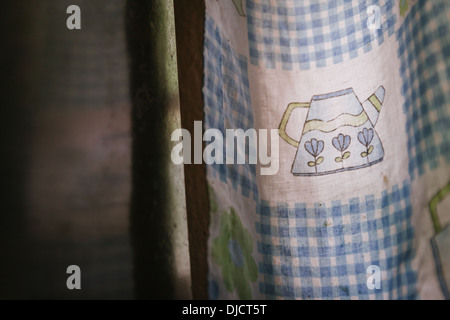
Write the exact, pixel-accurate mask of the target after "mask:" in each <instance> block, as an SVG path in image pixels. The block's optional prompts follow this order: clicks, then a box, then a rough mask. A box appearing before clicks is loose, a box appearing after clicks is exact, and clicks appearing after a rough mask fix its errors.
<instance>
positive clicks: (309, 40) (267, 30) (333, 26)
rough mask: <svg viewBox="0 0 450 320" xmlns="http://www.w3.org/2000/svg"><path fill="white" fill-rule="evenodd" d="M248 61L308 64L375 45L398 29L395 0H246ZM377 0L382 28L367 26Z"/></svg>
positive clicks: (274, 64)
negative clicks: (395, 27) (370, 9)
mask: <svg viewBox="0 0 450 320" xmlns="http://www.w3.org/2000/svg"><path fill="white" fill-rule="evenodd" d="M246 4H247V28H248V40H249V47H250V50H249V53H250V63H252V64H254V65H258V66H264V67H265V68H269V69H284V70H294V69H310V68H314V67H318V68H320V67H325V66H327V65H330V64H336V63H340V62H343V61H344V59H345V58H349V59H352V58H355V57H357V56H358V55H359V54H361V53H363V52H364V53H365V52H368V51H370V50H372V45H373V44H375V43H377V44H378V45H380V44H382V43H383V42H384V38H385V36H386V34H387V35H388V36H391V35H393V34H394V24H395V22H396V20H397V17H396V15H395V14H394V12H393V8H394V6H395V1H394V0H371V1H345V0H335V1H317V0H316V1H295V0H283V1H269V0H247V1H246ZM370 5H378V6H379V7H380V9H381V10H380V13H381V29H379V30H376V31H371V30H369V28H368V27H367V20H368V17H369V15H368V14H367V8H368V7H369V6H370Z"/></svg>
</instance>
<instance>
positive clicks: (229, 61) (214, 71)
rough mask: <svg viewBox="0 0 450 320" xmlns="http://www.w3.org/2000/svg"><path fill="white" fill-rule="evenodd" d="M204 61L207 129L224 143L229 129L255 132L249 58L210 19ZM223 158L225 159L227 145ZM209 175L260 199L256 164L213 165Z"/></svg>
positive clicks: (206, 27) (206, 26) (207, 25)
mask: <svg viewBox="0 0 450 320" xmlns="http://www.w3.org/2000/svg"><path fill="white" fill-rule="evenodd" d="M204 57H205V63H204V67H205V79H204V88H203V95H204V103H205V123H204V129H205V130H207V129H208V128H215V129H219V130H220V131H221V132H222V135H223V137H224V141H225V137H226V129H238V128H240V129H243V130H244V131H246V130H247V129H250V128H254V124H253V110H252V106H251V101H250V93H249V81H248V77H247V58H246V57H245V56H243V55H239V54H237V53H235V52H234V51H233V50H232V49H231V48H230V46H229V44H228V42H227V41H226V39H224V38H223V37H222V36H221V34H220V31H219V28H218V27H217V26H216V25H215V24H214V21H213V20H212V19H211V18H207V19H206V21H205V43H204ZM249 151H250V150H249V149H248V148H247V149H246V151H245V153H246V158H248V154H249ZM223 155H224V157H225V156H226V150H225V143H224V150H223ZM235 157H236V154H235ZM208 171H209V172H210V174H211V175H212V176H214V177H215V176H217V175H218V176H219V177H220V180H221V181H223V182H229V183H230V184H231V185H232V187H233V188H234V189H235V190H239V191H240V192H241V194H242V195H243V196H245V197H252V198H254V199H255V200H256V199H258V187H257V185H256V167H255V165H254V164H248V163H247V164H225V163H224V164H216V163H214V164H212V165H210V166H208Z"/></svg>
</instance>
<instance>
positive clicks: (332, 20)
mask: <svg viewBox="0 0 450 320" xmlns="http://www.w3.org/2000/svg"><path fill="white" fill-rule="evenodd" d="M229 3H231V1H230V2H229ZM229 3H228V2H221V1H215V0H209V1H207V4H209V5H210V7H211V8H213V7H214V8H213V9H211V10H208V6H207V12H206V20H205V43H204V50H205V51H204V65H205V69H204V76H205V78H204V88H203V94H204V103H205V109H204V110H205V129H208V128H218V129H219V130H220V131H221V132H222V133H223V135H224V136H225V130H226V129H228V128H230V129H238V128H242V129H244V130H247V129H249V128H254V126H255V125H259V126H260V128H262V129H269V128H274V126H273V123H275V125H277V124H278V123H280V121H281V116H282V114H283V111H284V110H285V108H286V106H287V103H286V104H284V105H283V103H280V105H276V104H275V105H274V104H273V101H278V98H280V97H281V98H280V99H279V100H280V101H281V100H282V99H284V98H285V97H284V96H283V95H284V94H286V93H287V94H290V97H289V98H286V99H284V100H286V101H289V103H290V102H299V101H307V100H297V99H299V98H298V96H297V95H296V94H297V93H296V92H294V93H293V91H294V90H292V88H291V87H289V88H287V89H286V90H285V88H284V87H283V86H282V85H279V84H278V83H276V81H277V80H279V81H280V82H282V81H286V82H285V83H288V82H289V81H291V82H292V81H295V79H296V78H297V77H298V78H301V77H302V75H306V78H307V79H312V78H313V77H314V76H315V73H314V72H315V71H316V70H319V69H320V70H326V69H327V68H329V69H332V68H335V69H337V67H340V66H343V65H345V64H348V66H349V68H346V69H345V68H341V69H342V70H348V72H349V73H354V74H356V75H359V76H361V74H360V73H363V74H364V76H365V75H366V72H369V71H367V70H366V69H364V70H355V69H354V68H353V66H354V65H355V64H356V61H359V62H360V61H361V60H364V59H366V60H368V59H367V56H369V55H371V56H372V58H373V56H374V51H375V50H376V53H377V54H379V55H383V54H384V52H387V53H386V56H384V57H382V58H381V59H380V60H381V61H383V62H386V63H387V64H388V65H387V66H384V65H383V66H381V67H379V66H377V67H373V66H372V65H371V63H370V62H371V61H367V67H368V68H367V69H369V68H372V67H373V68H374V69H376V68H381V70H380V73H381V75H380V76H379V78H380V82H376V86H371V87H370V88H366V89H367V91H369V89H370V90H372V87H374V88H376V87H377V86H380V85H383V86H386V99H385V102H384V106H383V108H386V109H388V110H389V111H388V110H386V109H382V111H381V113H380V119H379V120H378V122H377V127H376V130H377V132H378V131H379V132H378V134H380V136H382V138H383V144H384V146H385V147H386V148H385V159H384V160H382V162H380V164H378V165H375V166H373V167H371V168H368V169H361V170H366V171H365V173H366V175H365V178H367V179H371V180H373V181H374V184H373V185H374V186H373V187H372V186H371V184H365V186H366V187H367V188H369V189H370V191H368V190H365V188H355V189H354V190H352V191H351V192H350V191H349V192H347V195H346V196H342V197H340V198H339V197H331V196H330V197H329V198H328V199H327V200H326V201H323V202H318V201H316V200H315V197H316V196H317V195H321V196H322V198H323V197H325V198H326V196H324V194H326V193H327V190H319V189H320V188H322V187H323V188H334V187H337V186H339V185H340V184H339V183H338V182H339V179H340V178H342V177H345V178H346V179H353V176H352V175H351V174H348V175H347V176H345V174H342V173H339V174H336V177H335V180H334V182H335V183H334V184H333V183H331V182H332V181H331V179H330V180H324V179H328V178H329V176H325V177H307V178H304V177H303V178H302V177H292V176H287V175H286V174H285V173H284V175H279V176H281V177H282V178H279V179H278V180H277V179H276V178H275V179H271V178H270V177H266V178H264V179H259V177H258V175H257V173H256V166H255V165H249V164H245V165H225V164H223V165H218V164H213V165H209V166H208V169H207V170H208V171H207V178H208V182H209V183H210V186H211V190H212V193H211V194H213V195H218V197H220V196H222V199H220V201H216V202H215V205H214V208H215V210H216V211H215V212H212V213H211V224H210V230H209V231H210V238H209V241H210V242H209V244H210V247H211V243H212V242H213V241H215V240H217V239H223V235H221V230H222V231H223V230H224V228H222V227H221V226H220V221H219V219H218V217H219V216H220V214H217V213H218V212H228V210H229V209H230V208H232V209H233V211H234V212H236V215H237V216H238V217H239V218H240V221H241V222H242V226H243V228H245V230H246V232H247V231H248V235H249V236H251V237H252V241H253V244H254V247H253V251H248V250H247V251H246V252H247V254H249V252H250V253H251V258H249V257H246V258H247V259H248V260H249V261H251V259H254V260H255V262H256V265H257V269H258V278H257V280H256V281H253V280H251V279H250V280H248V279H247V280H245V281H248V282H249V286H251V288H252V289H251V291H252V295H251V297H252V298H258V299H418V298H427V297H430V294H431V297H432V298H434V297H441V296H440V295H439V294H440V293H439V292H440V289H439V287H438V285H437V284H438V281H437V280H436V279H437V276H436V274H434V273H432V274H425V273H424V271H421V270H420V268H419V267H418V266H423V265H427V267H426V268H424V269H426V270H427V271H426V272H432V271H430V270H432V269H433V268H434V267H435V266H434V262H433V256H432V255H431V254H429V253H430V252H431V250H432V248H431V246H427V245H420V246H419V245H418V243H422V244H423V243H428V244H429V243H430V239H431V238H432V237H433V236H434V231H433V230H432V227H430V226H431V225H432V222H431V220H430V217H429V215H430V213H429V208H428V204H429V201H430V199H431V196H432V195H434V194H436V193H437V192H438V191H439V189H440V188H441V187H442V186H443V185H445V183H447V181H446V179H447V180H449V181H450V170H449V166H448V164H449V163H450V109H449V106H450V88H449V85H448V83H449V82H448V79H449V78H450V61H449V59H450V33H449V27H448V24H449V20H450V18H449V16H450V14H449V13H450V8H449V6H450V2H448V1H446V0H438V1H434V0H433V1H425V0H410V1H404V0H402V1H394V0H384V1H383V0H378V1H377V0H374V1H346V0H342V1H338V0H336V1H321V0H317V1H315V0H310V1H293V0H287V1H276V0H245V1H242V3H243V4H244V7H243V8H244V11H245V16H242V15H241V17H240V18H235V19H236V20H237V19H245V20H238V23H236V26H235V29H233V26H230V25H228V26H226V24H230V23H234V22H235V20H233V18H230V17H229V15H231V14H232V13H233V10H232V9H233V7H232V6H233V4H229ZM233 3H234V4H235V5H237V4H238V3H241V2H240V1H233ZM370 5H378V6H379V7H380V13H381V22H382V23H381V26H380V27H381V28H380V30H377V31H372V32H371V31H369V30H368V29H367V26H366V22H367V19H368V15H367V7H368V6H370ZM215 6H218V7H219V10H217V8H216V7H215ZM235 14H236V17H237V16H238V13H237V11H236V12H235ZM224 17H226V18H224ZM241 22H242V24H240V23H241ZM243 23H245V26H246V27H247V30H246V32H243V30H244V29H242V25H243ZM225 34H226V37H225V36H224V35H225ZM233 37H236V38H239V40H240V42H239V41H237V42H236V41H233V40H235V39H233ZM242 37H244V38H246V39H245V40H246V41H247V43H248V47H246V46H243V47H240V46H238V45H237V44H241V43H242V42H243V40H242ZM391 65H393V66H396V68H392V66H391ZM341 69H339V70H341ZM376 71H378V70H375V72H376ZM345 72H347V71H345ZM320 74H321V75H323V74H325V73H323V72H322V73H320ZM372 76H373V75H372ZM264 77H267V79H264ZM308 77H310V78H308ZM285 78H287V79H285ZM387 78H389V79H390V80H392V79H393V80H392V81H388V80H386V79H387ZM358 79H359V78H357V80H354V79H352V80H351V81H346V82H345V84H343V85H345V87H342V88H347V87H350V86H351V85H355V84H354V82H355V81H358V82H361V81H360V80H358ZM314 80H317V79H314ZM323 80H324V81H311V82H319V83H322V82H323V90H322V89H321V90H318V89H317V88H316V87H314V90H311V91H312V92H311V96H312V95H313V94H317V93H326V92H333V90H336V88H333V90H331V89H329V88H328V87H329V86H330V84H329V83H327V81H328V79H323ZM333 80H335V81H336V82H338V81H340V79H339V78H338V77H336V79H333ZM261 83H262V84H261ZM272 83H275V84H274V85H273V88H272V86H271V84H272ZM350 83H353V84H350ZM333 84H334V83H333ZM358 84H360V83H358ZM313 85H316V83H313ZM307 86H308V83H306V81H304V82H302V83H301V85H298V91H301V93H303V92H304V91H307V89H305V88H304V87H307ZM261 88H262V90H258V89H261ZM295 88H296V90H297V87H295ZM250 89H251V90H250ZM250 92H253V94H254V95H253V96H252V95H251V94H250ZM255 92H256V93H255ZM255 95H263V96H270V97H271V98H273V97H275V98H274V99H268V100H269V101H270V102H271V103H270V105H269V103H268V104H267V105H264V101H265V100H264V99H262V98H261V97H260V96H255ZM304 96H307V95H304ZM393 96H395V99H394V98H393ZM291 98H292V99H291ZM302 99H303V98H302ZM284 100H283V101H284ZM398 101H400V102H401V103H398ZM394 102H395V103H394ZM271 108H272V109H271ZM276 108H279V109H282V108H283V110H281V111H280V110H275V109H276ZM261 109H262V110H264V112H267V111H269V114H270V115H271V116H274V117H277V118H276V119H275V120H273V121H271V122H270V123H271V126H267V127H264V122H262V121H261V119H264V117H268V116H266V115H264V116H262V115H261V113H263V112H261V111H260V110H261ZM397 110H398V113H395V112H396V111H397ZM394 111H395V112H394ZM389 112H390V115H392V114H395V117H392V116H389V115H386V113H387V114H389ZM257 113H259V114H257ZM399 115H403V116H404V118H401V117H399ZM257 116H258V117H257ZM254 119H258V123H256V121H254ZM270 120H272V119H270ZM383 122H384V124H383ZM261 123H262V124H261ZM300 127H301V125H300ZM387 127H391V128H392V127H395V128H396V131H389V132H390V134H393V132H395V135H392V136H388V135H387V133H386V131H383V130H385V128H387ZM255 129H258V128H255ZM280 141H281V140H280ZM392 141H399V142H398V143H395V147H392V145H391V146H390V147H388V146H389V143H392ZM400 142H401V143H400ZM281 143H282V142H281ZM224 152H225V150H224ZM247 155H248V150H247ZM352 156H354V155H353V154H352ZM280 158H281V159H280V162H281V161H287V160H286V159H282V158H285V156H284V154H280ZM399 159H400V161H399ZM389 161H391V162H389ZM394 162H396V163H395V165H392V166H391V164H392V163H394ZM400 162H401V163H402V164H401V165H399V163H400ZM289 164H290V163H289ZM405 166H406V167H405ZM286 167H288V166H284V167H282V166H280V171H281V170H285V169H286ZM390 167H394V168H397V169H398V170H397V169H396V170H397V171H398V172H397V171H393V170H390ZM400 167H401V168H400ZM287 170H290V167H289V168H288V169H287ZM355 171H356V170H355ZM289 173H290V172H288V174H289ZM430 173H431V174H434V176H433V175H430V176H429V177H430V178H428V177H427V176H426V175H427V174H430ZM423 176H426V177H423ZM418 177H422V179H418ZM436 177H437V178H436ZM427 179H428V180H427ZM419 180H420V181H419ZM324 181H326V182H324ZM380 181H383V182H384V183H380ZM430 181H432V183H430ZM262 183H267V184H268V185H269V187H267V186H266V185H261V184H262ZM286 185H288V186H290V187H291V190H287V188H286ZM305 185H306V186H308V185H310V186H311V189H312V190H311V192H310V193H301V192H299V191H297V190H296V188H297V187H299V188H300V187H304V186H305ZM355 185H356V186H357V185H358V182H356V183H355ZM347 186H348V185H347ZM230 187H232V188H230ZM277 189H282V190H283V191H286V193H289V196H287V195H286V199H285V201H283V200H281V201H280V197H281V198H282V197H283V196H284V195H283V194H281V195H280V193H282V192H277V191H278V190H277ZM224 190H225V191H224ZM267 190H269V191H267ZM271 191H272V193H273V194H272V193H271ZM330 193H332V192H330ZM447 209H448V208H447ZM447 211H448V212H450V209H449V210H447ZM441 212H444V213H445V209H444V211H442V209H441ZM444 216H445V215H444ZM448 219H450V217H449V218H448ZM239 225H240V224H239ZM225 229H226V228H225ZM230 230H231V231H230V233H231V234H233V229H232V228H231V229H230ZM242 232H243V231H242ZM230 248H231V249H230ZM229 250H230V252H229V253H228V254H230V259H231V260H233V259H235V260H236V261H241V262H242V261H243V258H242V257H241V254H243V252H244V251H243V250H241V249H239V246H236V242H233V246H230V247H229ZM224 252H225V251H224ZM427 255H428V256H427ZM236 257H240V259H236ZM246 261H247V260H246ZM208 262H209V268H210V272H209V275H208V279H209V281H210V288H211V289H210V297H211V298H219V299H226V298H234V299H235V298H240V296H239V295H238V290H235V288H233V286H231V289H230V286H228V287H227V285H225V284H224V283H225V282H227V284H228V285H229V284H230V281H231V282H232V281H233V279H234V278H233V276H232V275H230V274H224V273H223V272H225V271H223V270H224V269H222V266H221V265H220V264H218V263H217V260H214V259H212V257H211V254H209V258H208ZM372 265H375V266H378V267H379V268H380V270H381V288H380V289H377V290H374V289H370V288H368V286H367V278H368V273H367V269H368V268H369V267H370V266H372ZM238 267H239V266H238ZM226 270H228V271H229V270H230V269H226ZM233 270H235V271H233V272H239V270H240V269H239V268H237V269H233ZM236 270H237V271H236ZM247 271H248V270H247ZM247 271H246V272H247ZM221 272H222V273H221ZM448 272H449V271H448ZM243 273H244V276H243V277H244V279H245V272H243ZM240 276H242V275H239V276H238V277H237V278H236V279H243V278H239V277H240ZM224 278H227V280H226V281H225V280H224ZM230 279H231V280H230ZM430 279H431V280H430ZM433 279H434V280H433ZM425 280H426V281H431V284H430V283H427V284H426V287H428V288H435V290H429V289H427V290H428V291H426V290H425V291H426V292H425V295H424V296H421V294H422V293H423V292H424V290H423V287H424V284H423V281H425ZM430 292H431V293H430ZM246 297H248V296H246Z"/></svg>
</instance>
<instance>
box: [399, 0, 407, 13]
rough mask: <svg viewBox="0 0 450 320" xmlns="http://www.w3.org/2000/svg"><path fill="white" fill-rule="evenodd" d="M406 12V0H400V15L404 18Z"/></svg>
mask: <svg viewBox="0 0 450 320" xmlns="http://www.w3.org/2000/svg"><path fill="white" fill-rule="evenodd" d="M407 10H408V0H400V15H401V16H402V17H404V16H405V13H406V11H407Z"/></svg>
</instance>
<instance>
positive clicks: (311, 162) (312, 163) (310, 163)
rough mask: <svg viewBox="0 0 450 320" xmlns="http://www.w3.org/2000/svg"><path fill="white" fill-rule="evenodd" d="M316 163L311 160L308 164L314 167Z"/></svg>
mask: <svg viewBox="0 0 450 320" xmlns="http://www.w3.org/2000/svg"><path fill="white" fill-rule="evenodd" d="M315 165H316V163H315V162H314V161H309V162H308V166H310V167H314V166H315Z"/></svg>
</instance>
